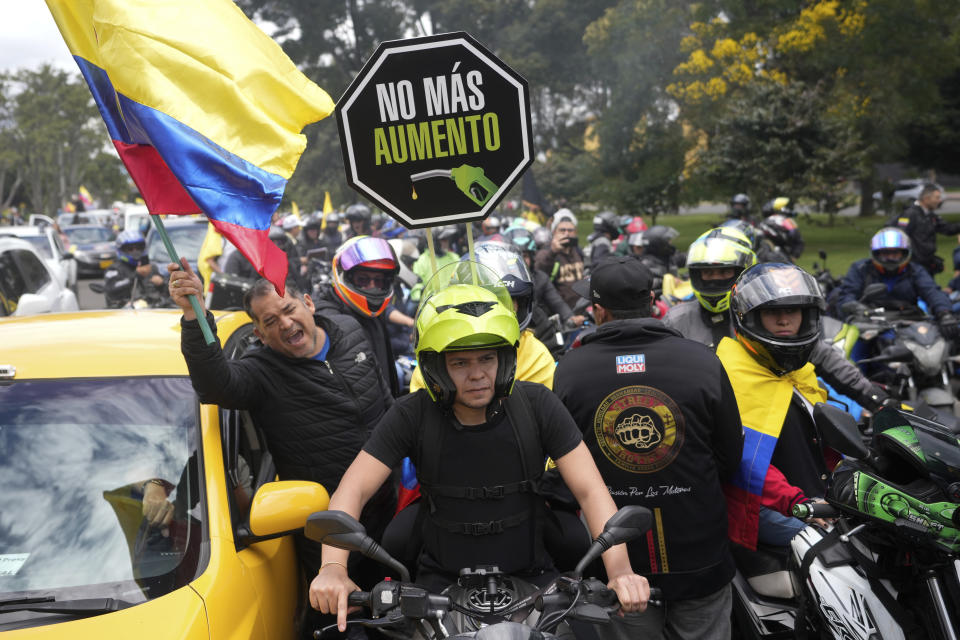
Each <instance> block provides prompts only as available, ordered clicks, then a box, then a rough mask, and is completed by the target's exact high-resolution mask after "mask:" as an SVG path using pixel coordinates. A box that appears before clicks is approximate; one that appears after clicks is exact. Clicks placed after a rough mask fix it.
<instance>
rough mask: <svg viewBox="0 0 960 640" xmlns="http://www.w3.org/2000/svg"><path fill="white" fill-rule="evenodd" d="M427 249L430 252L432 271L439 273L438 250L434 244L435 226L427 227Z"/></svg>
mask: <svg viewBox="0 0 960 640" xmlns="http://www.w3.org/2000/svg"><path fill="white" fill-rule="evenodd" d="M427 251H429V252H430V271H432V272H433V273H434V274H436V273H437V250H436V249H435V248H434V246H433V227H430V228H429V229H427Z"/></svg>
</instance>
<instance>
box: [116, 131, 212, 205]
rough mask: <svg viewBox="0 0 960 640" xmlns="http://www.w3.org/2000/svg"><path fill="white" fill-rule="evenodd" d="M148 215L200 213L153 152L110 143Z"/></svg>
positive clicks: (128, 145) (124, 143) (147, 147)
mask: <svg viewBox="0 0 960 640" xmlns="http://www.w3.org/2000/svg"><path fill="white" fill-rule="evenodd" d="M113 146H114V147H116V149H117V153H119V154H120V159H121V160H123V164H124V165H126V167H127V171H129V172H130V177H131V178H133V182H134V184H136V185H137V189H139V190H140V195H142V196H143V201H144V202H145V203H146V205H147V209H148V210H149V211H150V213H171V214H177V215H179V214H191V213H203V212H202V211H201V210H200V207H198V206H197V203H195V202H194V201H193V198H191V197H190V194H189V193H187V191H186V189H184V188H183V187H182V186H181V185H180V181H179V180H177V179H176V177H175V176H174V175H173V173H172V172H171V171H170V168H169V167H168V166H167V163H166V162H164V161H163V158H162V157H160V154H159V153H158V152H157V150H156V148H154V147H152V146H150V145H146V144H127V143H126V142H121V141H119V140H114V141H113Z"/></svg>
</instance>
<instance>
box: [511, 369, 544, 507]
mask: <svg viewBox="0 0 960 640" xmlns="http://www.w3.org/2000/svg"><path fill="white" fill-rule="evenodd" d="M504 405H505V408H506V411H507V417H508V418H509V419H510V425H511V426H512V427H513V435H514V437H515V438H516V439H517V443H518V444H519V445H520V460H521V463H522V464H523V477H524V478H525V479H526V480H527V481H528V482H530V483H531V485H532V491H533V492H534V493H536V492H537V491H538V490H539V484H540V478H541V476H543V463H544V462H545V457H544V453H543V444H542V443H541V442H540V428H539V424H538V423H537V421H536V419H535V418H534V415H533V409H532V408H531V407H530V399H529V398H528V397H527V394H526V392H524V390H523V387H522V386H521V385H516V386H514V388H513V393H511V394H510V395H509V396H507V399H506V402H505V403H504Z"/></svg>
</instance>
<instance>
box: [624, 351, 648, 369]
mask: <svg viewBox="0 0 960 640" xmlns="http://www.w3.org/2000/svg"><path fill="white" fill-rule="evenodd" d="M646 370H647V357H646V356H645V355H643V354H642V353H635V354H633V355H625V356H617V373H643V372H644V371H646Z"/></svg>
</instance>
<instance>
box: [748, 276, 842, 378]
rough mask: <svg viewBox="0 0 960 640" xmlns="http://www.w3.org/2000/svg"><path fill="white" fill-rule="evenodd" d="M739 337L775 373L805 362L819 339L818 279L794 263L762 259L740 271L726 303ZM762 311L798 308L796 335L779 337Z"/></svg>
mask: <svg viewBox="0 0 960 640" xmlns="http://www.w3.org/2000/svg"><path fill="white" fill-rule="evenodd" d="M730 308H731V310H732V311H733V322H734V326H735V327H736V332H737V340H738V341H739V342H740V343H741V344H743V345H744V346H745V347H746V349H747V351H748V352H749V353H750V355H752V356H753V357H754V359H755V360H756V361H757V362H759V363H760V364H762V365H763V366H765V367H767V368H768V369H770V370H771V371H773V372H774V373H776V374H777V375H783V374H784V373H789V372H790V371H795V370H797V369H799V368H800V367H802V366H803V365H805V364H806V363H807V361H808V360H809V358H810V352H811V351H813V347H814V345H815V344H816V342H817V340H819V339H820V313H821V312H822V311H823V309H824V301H823V294H822V293H821V292H820V287H819V285H817V281H816V279H815V278H814V277H813V276H811V275H810V274H809V273H807V272H806V271H804V270H803V269H801V268H800V267H798V266H796V265H793V264H786V263H782V262H765V263H762V264H757V265H754V266H752V267H750V268H749V269H746V270H744V272H743V273H742V274H740V277H739V278H737V281H736V283H734V285H733V293H732V296H731V301H730ZM764 309H799V310H800V312H801V320H800V328H799V329H798V331H797V333H796V334H795V335H791V336H778V335H775V334H774V333H771V332H770V331H768V330H767V329H766V328H765V327H764V326H763V321H762V319H761V312H762V311H763V310H764Z"/></svg>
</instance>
